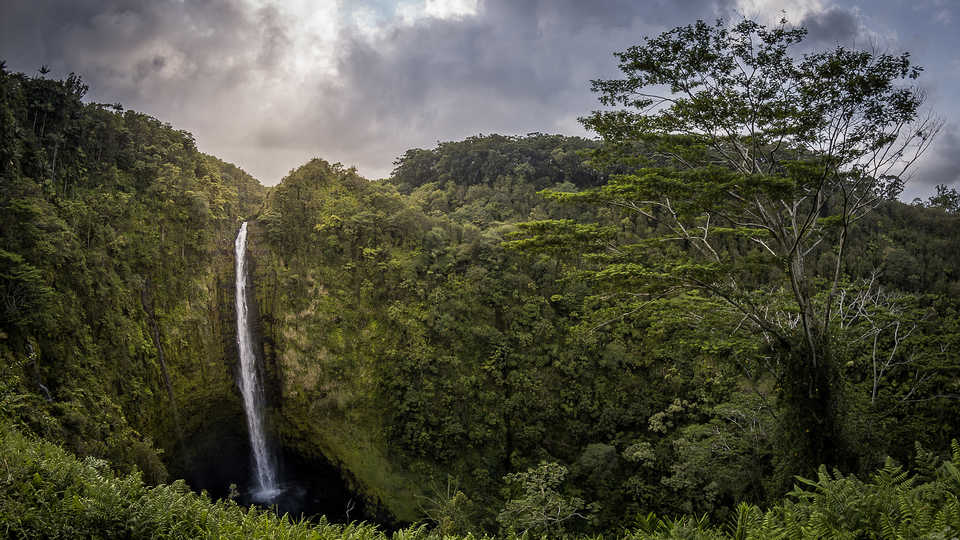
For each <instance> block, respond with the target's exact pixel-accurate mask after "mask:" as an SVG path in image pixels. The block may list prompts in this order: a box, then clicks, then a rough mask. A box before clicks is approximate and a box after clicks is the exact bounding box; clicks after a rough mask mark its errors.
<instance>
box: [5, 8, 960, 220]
mask: <svg viewBox="0 0 960 540" xmlns="http://www.w3.org/2000/svg"><path fill="white" fill-rule="evenodd" d="M782 16H786V17H787V18H788V20H789V21H790V22H791V23H794V24H798V25H802V26H805V27H806V28H807V29H808V32H809V33H808V37H807V39H806V42H807V43H808V45H809V46H810V47H813V48H820V49H822V48H831V47H834V46H836V45H843V46H847V47H859V46H871V47H874V46H879V47H880V48H881V49H883V50H889V51H891V52H901V51H909V52H910V53H911V58H912V60H913V61H914V62H915V63H916V64H918V65H920V66H923V67H924V72H923V74H922V75H921V77H920V79H919V81H918V83H919V85H920V86H921V87H922V88H923V89H924V91H926V92H927V94H928V104H929V106H930V107H931V108H932V109H933V110H934V112H935V113H936V114H937V115H938V116H939V117H941V118H942V119H943V120H944V121H945V125H944V129H943V131H942V132H941V134H940V135H939V137H938V139H937V140H936V141H935V143H934V145H933V147H932V148H931V149H930V151H929V152H928V153H927V155H925V156H924V157H923V158H922V159H921V161H919V162H918V163H917V165H916V167H915V169H914V174H913V178H912V179H911V182H910V183H908V184H907V188H906V189H905V191H904V194H903V196H902V197H901V198H902V199H904V200H907V201H909V200H911V199H912V198H914V197H922V198H926V197H928V196H929V195H930V194H932V193H933V191H934V186H935V185H937V184H946V185H948V186H951V187H960V124H958V122H957V121H956V120H955V118H956V117H957V112H958V108H960V104H957V103H955V99H954V98H955V96H957V95H958V93H960V92H958V90H960V38H958V37H957V34H960V33H958V32H957V31H956V28H954V26H956V25H957V24H958V23H960V3H955V2H950V1H949V0H916V1H914V2H910V3H903V2H899V1H894V0H875V1H869V2H868V1H848V2H839V1H831V0H802V1H797V0H795V1H789V0H676V1H670V0H654V1H648V2H633V1H631V0H602V1H596V2H589V3H588V2H581V1H578V0H519V1H518V0H398V1H388V0H362V1H341V0H327V1H319V2H312V1H310V0H288V1H286V2H282V3H280V2H271V1H268V0H237V1H230V0H74V1H72V2H68V3H64V2H58V1H55V0H7V1H5V2H4V3H3V5H2V6H0V60H4V61H6V63H7V69H8V70H11V71H22V72H24V73H35V72H36V70H37V69H38V68H39V67H40V66H41V65H46V66H48V67H49V68H50V69H51V73H50V75H49V76H55V77H63V76H65V75H66V74H68V73H70V72H75V73H77V74H79V75H80V76H81V77H82V78H83V79H84V81H85V82H86V83H87V84H89V86H90V92H89V93H88V95H87V98H86V99H87V100H89V101H97V102H104V103H116V102H119V103H121V104H123V106H124V107H126V108H128V109H134V110H137V111H139V112H143V113H146V114H149V115H151V116H155V117H157V118H158V119H160V120H161V121H163V122H168V123H170V124H171V125H173V126H174V127H176V128H178V129H184V130H186V131H189V132H191V133H192V134H193V135H194V137H195V139H196V140H197V145H198V147H199V148H200V150H201V151H204V152H206V153H210V154H213V155H215V156H217V157H219V158H221V159H224V160H226V161H229V162H232V163H235V164H236V165H238V166H240V167H241V168H243V169H244V170H246V171H247V172H249V173H250V174H252V175H253V176H255V177H256V178H258V179H259V180H260V181H261V182H263V183H264V184H265V185H274V184H276V183H278V182H279V181H280V180H281V179H282V178H283V177H284V176H286V174H287V173H288V172H289V171H290V170H292V169H294V168H296V167H298V166H300V165H302V164H303V163H305V162H307V161H308V160H310V159H311V158H314V157H320V158H323V159H326V160H327V161H330V162H340V163H342V164H344V165H345V166H348V167H350V166H355V167H357V169H358V171H359V172H360V174H361V175H363V176H365V177H367V178H372V179H375V178H381V177H384V176H387V175H389V173H390V171H391V170H392V168H393V161H394V160H395V159H396V158H397V157H398V156H400V155H401V154H403V152H405V151H406V150H407V149H410V148H432V147H434V146H435V145H436V143H437V142H439V141H447V140H460V139H463V138H466V137H469V136H472V135H477V134H481V133H482V134H491V133H500V134H505V135H524V134H527V133H531V132H543V133H558V134H563V135H574V136H583V137H592V134H591V133H588V132H587V131H585V130H584V129H583V127H582V126H580V124H579V123H578V121H577V118H578V117H580V116H584V115H587V114H589V113H590V111H592V110H594V109H596V108H598V106H599V104H598V103H597V101H596V96H595V95H594V94H592V93H591V92H590V80H592V79H603V78H613V77H617V76H618V73H619V72H618V70H617V66H616V60H615V58H614V57H613V53H614V52H615V51H620V50H623V49H625V48H627V47H629V46H631V45H634V44H637V43H639V42H640V40H641V39H642V37H643V36H653V35H656V34H658V33H660V32H662V31H664V30H668V29H670V28H672V27H675V26H678V25H684V24H689V23H692V22H694V21H695V20H696V19H704V20H714V19H717V18H725V19H728V20H735V19H736V18H741V17H749V18H753V19H755V20H758V21H760V22H763V23H771V22H774V21H776V20H777V19H779V18H781V17H782ZM951 29H952V30H951Z"/></svg>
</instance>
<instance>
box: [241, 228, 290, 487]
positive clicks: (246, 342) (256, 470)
mask: <svg viewBox="0 0 960 540" xmlns="http://www.w3.org/2000/svg"><path fill="white" fill-rule="evenodd" d="M246 252H247V222H246V221H244V222H243V225H241V226H240V233H239V234H237V240H236V242H235V243H234V253H235V256H236V258H237V260H236V266H237V345H238V346H239V348H240V384H239V386H240V393H241V394H243V408H244V410H245V411H246V413H247V429H248V431H249V432H250V448H251V450H252V451H253V481H254V490H253V493H252V497H253V499H254V500H256V501H261V502H263V501H270V500H272V499H273V498H274V497H276V496H277V495H278V494H279V493H280V489H279V487H278V485H277V472H276V470H275V469H274V462H273V459H272V457H271V456H270V450H269V448H268V446H267V437H266V434H265V433H264V429H263V403H264V397H263V385H262V384H261V383H260V376H259V372H258V371H257V356H256V354H254V352H253V336H252V333H251V331H250V320H249V318H248V316H247V279H246V277H247V270H246Z"/></svg>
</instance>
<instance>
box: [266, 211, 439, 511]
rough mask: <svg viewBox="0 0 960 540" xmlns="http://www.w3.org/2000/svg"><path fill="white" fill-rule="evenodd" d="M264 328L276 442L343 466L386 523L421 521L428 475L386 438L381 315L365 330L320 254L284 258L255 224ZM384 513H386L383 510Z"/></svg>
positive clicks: (351, 483) (350, 481) (369, 506)
mask: <svg viewBox="0 0 960 540" xmlns="http://www.w3.org/2000/svg"><path fill="white" fill-rule="evenodd" d="M249 230H250V235H249V237H248V247H249V250H250V254H251V258H252V259H253V261H254V262H253V268H254V270H253V272H254V276H255V277H254V283H255V285H254V289H255V291H256V299H257V300H256V304H257V308H258V311H259V321H260V323H259V332H260V334H261V337H262V342H263V355H264V362H265V365H266V366H267V379H268V385H267V386H268V398H267V399H268V402H270V403H272V404H273V407H272V410H271V414H270V417H269V424H270V425H271V429H272V430H273V431H274V433H275V435H276V437H277V440H278V443H279V445H280V446H281V447H283V448H285V449H286V450H287V451H289V452H294V453H296V454H297V455H299V456H303V457H304V458H306V459H314V460H318V461H323V460H327V461H329V462H330V463H331V464H332V465H333V466H335V467H337V468H339V469H340V471H341V473H342V477H343V480H344V482H345V483H346V485H347V486H348V487H349V489H350V490H352V491H354V492H356V493H359V494H361V495H362V496H363V497H364V499H365V501H364V502H365V507H366V511H367V514H368V516H369V517H371V518H375V519H377V520H378V521H380V522H410V521H414V520H416V519H418V518H419V517H420V513H419V510H418V506H417V502H418V500H420V499H419V495H420V493H419V492H418V490H417V489H418V488H417V486H420V485H423V482H422V481H420V480H421V479H419V478H417V477H416V475H414V474H412V473H410V472H409V471H407V470H405V469H404V467H403V466H402V465H401V464H400V460H399V459H398V456H396V455H392V454H391V452H390V449H389V447H388V445H387V442H386V440H385V438H384V432H385V429H384V426H383V414H382V413H383V411H382V410H380V409H378V407H377V405H376V398H375V396H376V391H377V388H376V381H377V379H376V377H374V376H373V373H372V371H371V370H373V369H374V365H373V359H374V358H375V357H376V356H375V355H376V353H377V350H376V343H377V342H382V341H383V340H384V339H385V336H383V335H382V332H381V331H380V330H379V329H378V327H377V325H376V320H375V319H372V318H371V319H370V320H369V321H368V323H367V324H365V325H364V326H362V327H360V328H358V327H356V326H355V325H354V324H353V322H354V318H355V317H356V316H357V314H356V313H346V312H347V311H351V312H352V311H353V310H354V309H355V308H356V306H349V307H346V306H343V305H342V304H340V303H339V301H340V297H339V294H340V293H339V292H338V290H337V286H336V285H335V284H328V283H326V282H325V280H324V277H323V276H324V274H325V273H326V272H327V271H328V269H327V268H324V267H323V266H322V263H321V262H320V261H316V266H314V262H313V261H307V260H304V259H298V260H296V261H294V262H293V263H291V264H289V265H288V264H286V263H284V262H283V258H282V256H281V254H278V253H276V252H275V251H274V250H272V249H271V247H270V245H269V244H268V243H267V242H265V241H264V237H263V233H264V230H263V227H262V225H261V224H258V223H253V224H251V226H250V229H249ZM378 514H379V515H378Z"/></svg>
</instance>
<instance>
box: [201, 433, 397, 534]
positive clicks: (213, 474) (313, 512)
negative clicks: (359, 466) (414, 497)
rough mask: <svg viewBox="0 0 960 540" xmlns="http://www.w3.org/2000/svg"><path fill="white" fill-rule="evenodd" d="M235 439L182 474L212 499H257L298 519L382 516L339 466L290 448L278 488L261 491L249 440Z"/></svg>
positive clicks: (285, 453)
mask: <svg viewBox="0 0 960 540" xmlns="http://www.w3.org/2000/svg"><path fill="white" fill-rule="evenodd" d="M232 443H233V444H232V445H225V446H221V447H220V448H219V450H220V451H219V452H216V453H215V454H212V455H207V456H197V457H198V458H200V459H195V460H194V461H193V467H191V470H189V471H187V472H186V474H185V475H184V476H185V479H186V481H187V483H188V484H189V485H190V487H191V488H193V489H194V490H196V491H201V490H205V491H206V492H207V493H209V495H210V497H212V498H214V499H221V498H228V497H232V498H234V500H236V501H237V502H238V503H240V504H242V505H249V504H256V505H258V506H262V507H265V508H271V509H273V510H275V511H276V512H277V513H278V514H281V515H282V514H285V513H286V514H289V515H290V516H291V517H294V518H297V519H299V518H301V517H304V518H307V519H319V517H320V516H321V515H323V516H326V517H327V520H328V521H330V522H333V523H348V522H350V521H360V520H367V521H376V522H382V521H383V517H382V516H378V515H376V514H377V513H375V512H369V513H368V510H369V509H368V508H367V507H366V505H365V504H364V501H363V498H362V497H361V496H359V495H357V494H356V493H354V492H353V491H352V490H350V488H349V487H348V486H347V484H346V482H345V481H344V479H343V476H342V475H341V473H340V470H339V469H337V468H336V467H335V466H333V465H331V464H330V463H329V462H328V461H326V460H324V459H322V458H320V459H310V458H306V457H304V456H301V455H299V454H297V453H296V452H292V451H284V450H280V451H279V452H278V453H277V454H278V458H279V459H278V461H279V467H278V472H279V474H278V476H279V478H280V482H279V486H278V490H277V493H267V494H264V493H257V492H256V489H255V486H253V485H252V482H251V478H252V474H251V473H252V466H251V463H250V457H249V456H250V453H249V443H247V442H246V441H245V440H243V439H241V438H239V437H236V438H234V439H233V441H232ZM230 446H233V447H232V448H231V447H230ZM203 458H206V459H203ZM231 486H233V489H231Z"/></svg>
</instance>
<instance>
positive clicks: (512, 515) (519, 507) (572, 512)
mask: <svg viewBox="0 0 960 540" xmlns="http://www.w3.org/2000/svg"><path fill="white" fill-rule="evenodd" d="M566 475H567V469H566V467H564V466H562V465H559V464H557V463H541V464H540V465H539V466H538V467H536V468H531V469H529V470H527V471H526V472H519V473H513V474H508V475H507V476H506V477H505V478H504V480H506V481H507V485H508V486H510V487H511V488H512V491H513V492H514V496H513V497H512V498H510V499H509V500H508V501H507V504H506V506H505V507H504V509H503V511H502V512H500V515H498V516H497V521H499V522H500V525H501V526H502V527H503V528H504V529H506V530H507V531H518V532H520V533H524V534H525V533H526V532H527V531H530V532H531V533H533V534H549V535H550V536H551V537H559V536H562V535H563V533H564V531H566V530H568V528H569V527H570V526H571V525H575V523H568V522H569V521H571V520H574V521H575V520H577V519H586V516H584V515H583V514H582V513H581V511H582V510H583V507H584V502H583V501H582V500H581V499H579V498H576V497H573V498H567V497H564V496H563V495H561V494H560V492H559V491H558V489H559V488H560V485H561V484H562V483H563V479H564V478H565V477H566Z"/></svg>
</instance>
